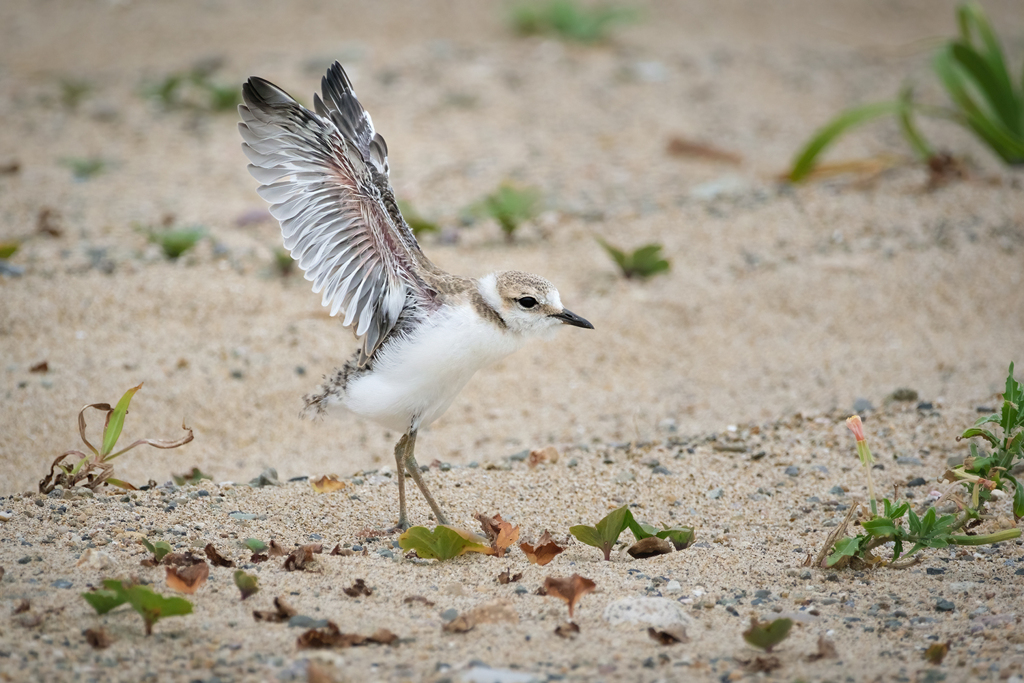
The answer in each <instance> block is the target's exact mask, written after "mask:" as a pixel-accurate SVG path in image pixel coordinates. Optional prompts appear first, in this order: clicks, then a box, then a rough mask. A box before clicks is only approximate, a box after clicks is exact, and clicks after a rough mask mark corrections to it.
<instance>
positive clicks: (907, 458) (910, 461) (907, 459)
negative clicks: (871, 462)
mask: <svg viewBox="0 0 1024 683" xmlns="http://www.w3.org/2000/svg"><path fill="white" fill-rule="evenodd" d="M896 464H897V465H923V464H924V463H923V462H921V458H915V457H914V456H912V455H901V456H900V457H898V458H896Z"/></svg>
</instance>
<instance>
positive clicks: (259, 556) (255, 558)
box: [249, 553, 270, 564]
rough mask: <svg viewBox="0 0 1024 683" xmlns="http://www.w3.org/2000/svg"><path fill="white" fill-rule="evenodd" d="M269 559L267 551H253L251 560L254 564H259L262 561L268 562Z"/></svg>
mask: <svg viewBox="0 0 1024 683" xmlns="http://www.w3.org/2000/svg"><path fill="white" fill-rule="evenodd" d="M268 559H270V558H269V556H268V555H267V554H266V553H253V554H252V557H250V558H249V561H250V562H252V563H253V564H259V563H260V562H266V561H267V560H268Z"/></svg>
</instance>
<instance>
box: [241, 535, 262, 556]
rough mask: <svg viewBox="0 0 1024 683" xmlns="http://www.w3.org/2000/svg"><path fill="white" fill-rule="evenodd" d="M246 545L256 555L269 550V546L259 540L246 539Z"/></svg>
mask: <svg viewBox="0 0 1024 683" xmlns="http://www.w3.org/2000/svg"><path fill="white" fill-rule="evenodd" d="M244 543H245V547H247V548H248V549H249V550H251V551H253V552H254V553H262V552H263V551H264V550H266V549H267V544H266V543H264V542H263V541H261V540H260V539H258V538H247V539H245V541H244Z"/></svg>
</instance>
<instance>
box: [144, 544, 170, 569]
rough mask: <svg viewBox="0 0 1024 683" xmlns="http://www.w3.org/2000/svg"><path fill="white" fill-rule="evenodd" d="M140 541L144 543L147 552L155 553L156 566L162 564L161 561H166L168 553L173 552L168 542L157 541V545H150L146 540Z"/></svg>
mask: <svg viewBox="0 0 1024 683" xmlns="http://www.w3.org/2000/svg"><path fill="white" fill-rule="evenodd" d="M140 540H141V541H142V545H144V546H145V547H146V550H148V551H149V552H151V553H153V562H154V563H156V564H160V562H161V560H163V559H164V557H165V556H166V555H167V553H169V552H171V544H170V543H168V542H167V541H156V542H155V543H150V542H149V541H148V540H146V539H145V538H143V539H140Z"/></svg>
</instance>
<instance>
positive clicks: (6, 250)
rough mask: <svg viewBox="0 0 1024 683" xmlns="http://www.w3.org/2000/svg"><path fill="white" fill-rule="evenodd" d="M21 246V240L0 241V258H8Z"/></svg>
mask: <svg viewBox="0 0 1024 683" xmlns="http://www.w3.org/2000/svg"><path fill="white" fill-rule="evenodd" d="M19 247H21V242H19V241H18V240H5V241H3V242H0V259H9V258H11V257H12V256H14V254H15V253H16V252H17V251H18V248H19Z"/></svg>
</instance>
